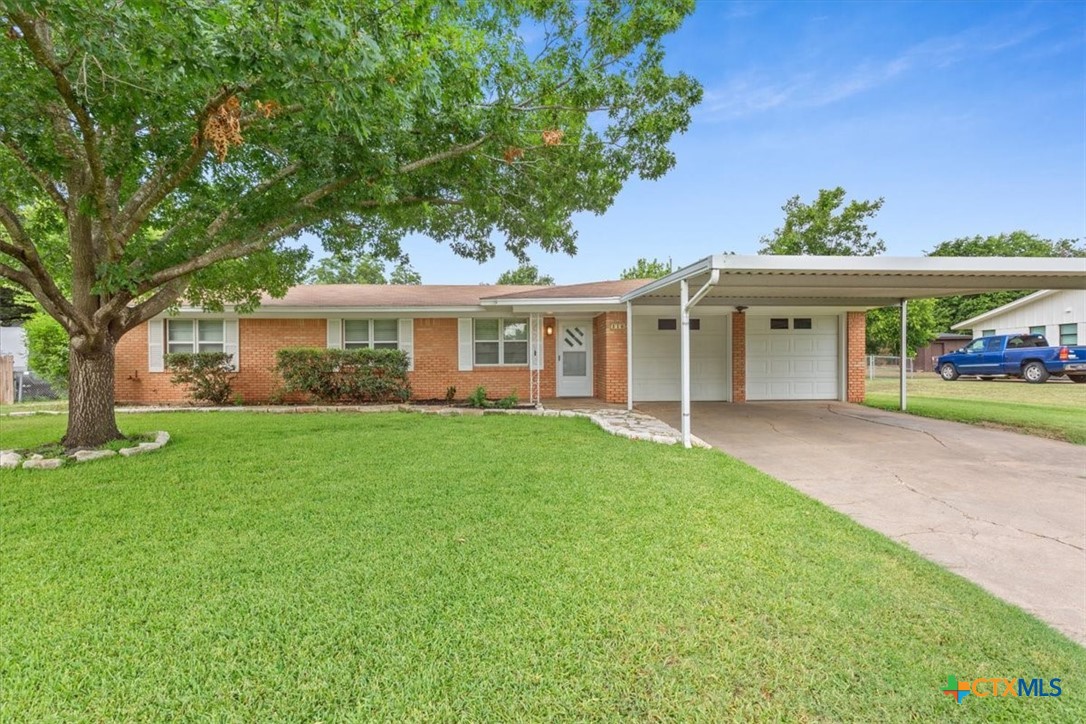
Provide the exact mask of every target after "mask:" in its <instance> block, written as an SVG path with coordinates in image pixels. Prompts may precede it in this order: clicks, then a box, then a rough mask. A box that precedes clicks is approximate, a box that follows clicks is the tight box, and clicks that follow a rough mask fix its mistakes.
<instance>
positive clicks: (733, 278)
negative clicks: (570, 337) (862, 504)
mask: <svg viewBox="0 0 1086 724" xmlns="http://www.w3.org/2000/svg"><path fill="white" fill-rule="evenodd" d="M1016 289H1086V259H1083V258H1069V259H1063V258H1049V257H1041V258H1037V257H890V256H875V257H840V256H734V255H729V254H715V255H713V256H708V257H705V258H704V259H702V260H701V261H698V262H695V263H694V264H691V265H689V266H686V267H683V268H682V269H679V270H678V271H675V272H672V273H671V274H668V275H667V276H665V277H663V278H661V279H657V280H656V281H654V282H651V283H649V284H646V285H645V286H643V287H640V288H638V289H635V290H633V291H631V292H629V293H627V294H625V295H623V297H622V301H623V302H626V319H627V329H630V328H631V327H632V321H633V307H634V305H658V306H663V305H672V304H673V305H676V306H678V308H679V317H680V333H679V349H680V354H679V356H680V368H679V370H680V378H681V384H680V389H681V405H682V412H681V419H682V438H683V444H684V445H685V446H686V447H690V310H691V309H693V308H694V306H695V305H697V304H705V305H717V306H735V307H736V308H737V309H736V311H742V310H743V309H744V308H747V307H758V306H760V307H766V306H779V305H797V306H835V307H840V306H847V307H856V308H870V307H884V306H889V305H891V304H900V305H901V340H902V349H901V356H902V358H903V359H904V357H905V337H906V333H905V330H906V321H907V316H906V314H907V313H906V308H907V305H906V302H907V300H909V299H925V298H930V297H946V296H953V295H958V294H980V293H983V292H992V291H1000V290H1016ZM632 341H633V335H632V334H631V333H627V336H626V344H627V348H626V359H627V362H626V364H627V372H626V375H627V378H626V382H627V385H626V386H627V406H628V407H631V408H632V406H633V395H632V389H633V382H634V380H633V374H634V370H633V366H632V365H633V348H632ZM900 395H901V397H900V399H901V402H900V406H901V409H903V410H904V409H905V406H906V395H905V365H904V364H902V365H901V381H900Z"/></svg>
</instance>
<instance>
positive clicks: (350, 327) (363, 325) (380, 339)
mask: <svg viewBox="0 0 1086 724" xmlns="http://www.w3.org/2000/svg"><path fill="white" fill-rule="evenodd" d="M398 335H399V323H398V322H397V320H395V319H344V320H343V348H344V349H363V348H368V349H399V347H400V340H399V336H398Z"/></svg>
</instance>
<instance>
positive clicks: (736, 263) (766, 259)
mask: <svg viewBox="0 0 1086 724" xmlns="http://www.w3.org/2000/svg"><path fill="white" fill-rule="evenodd" d="M709 258H710V260H711V261H712V266H713V268H714V269H720V270H721V271H725V272H760V271H778V272H794V273H797V274H804V273H811V272H818V273H826V272H840V273H850V272H853V273H855V272H871V273H888V272H889V273H892V272H897V273H902V274H908V273H916V274H966V275H968V274H978V273H979V274H1008V275H1011V276H1016V275H1022V274H1069V275H1072V276H1082V277H1084V278H1086V259H1081V258H1053V257H999V256H987V257H985V256H770V255H765V256H762V255H752V256H737V255H730V254H716V255H714V256H712V257H709ZM666 278H667V277H665V279H666ZM637 291H639V292H640V291H641V290H640V289H639V290H637Z"/></svg>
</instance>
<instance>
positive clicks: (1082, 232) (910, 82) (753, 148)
mask: <svg viewBox="0 0 1086 724" xmlns="http://www.w3.org/2000/svg"><path fill="white" fill-rule="evenodd" d="M668 47H669V56H668V64H669V66H670V68H672V69H674V70H680V69H681V70H683V71H686V72H687V73H690V74H691V75H693V76H694V77H696V78H697V79H698V80H699V81H701V83H702V84H703V86H704V88H705V100H704V101H703V103H702V104H701V106H700V107H698V108H697V109H695V111H694V121H693V124H692V126H691V129H690V130H689V132H688V133H687V134H685V135H684V136H682V137H680V138H678V139H676V140H675V141H674V142H673V144H672V147H673V148H674V150H675V152H676V154H677V156H678V162H677V164H676V167H675V168H674V169H673V170H672V171H671V172H670V173H669V174H668V175H667V176H665V177H664V178H663V179H661V180H658V181H655V182H640V181H632V182H631V183H630V184H629V185H628V186H627V187H626V188H625V189H624V190H623V192H622V193H621V194H620V195H619V197H618V198H617V200H616V201H615V204H614V206H613V207H612V208H611V209H610V211H608V212H607V213H606V214H605V215H604V216H601V217H596V216H591V215H585V216H581V217H578V218H577V220H576V224H577V228H578V230H579V233H580V236H579V241H578V244H579V247H580V251H579V253H578V254H577V256H576V257H572V258H571V257H568V256H563V255H551V254H546V253H544V252H542V251H540V250H539V249H535V250H533V252H532V258H533V262H536V263H537V264H538V266H539V267H540V269H541V270H542V271H544V272H546V273H549V274H551V275H553V276H554V277H555V278H556V280H557V281H558V283H560V284H563V283H575V282H581V281H591V280H596V279H606V278H615V277H616V276H617V275H618V273H619V272H620V271H621V269H622V268H623V267H624V266H629V265H630V264H632V262H633V261H634V260H635V259H636V258H637V257H639V256H646V257H650V258H651V257H660V258H667V257H671V258H672V259H673V260H674V262H675V263H676V265H683V264H687V263H690V262H692V261H694V260H696V259H699V258H701V257H703V256H706V255H708V254H711V253H716V252H721V251H733V252H736V253H740V254H753V253H756V252H757V249H758V239H759V237H761V236H762V235H763V234H767V233H769V232H771V231H772V230H773V229H774V228H776V227H777V226H779V225H780V223H781V220H782V212H781V209H780V207H781V205H782V204H783V203H784V202H785V200H786V199H787V198H788V197H790V196H793V195H795V194H799V195H800V196H801V197H802V198H803V199H804V200H810V199H813V198H814V197H815V196H816V195H817V192H818V189H819V188H832V187H834V186H843V187H844V188H845V189H847V190H848V193H849V198H850V199H851V198H862V199H868V198H877V197H880V196H881V197H884V198H885V200H886V202H885V205H884V206H883V209H882V211H881V212H880V213H879V215H878V216H877V217H876V219H875V222H874V224H873V227H874V228H875V229H876V230H877V231H878V232H879V233H880V234H881V236H882V237H883V239H884V240H885V241H886V243H887V246H888V253H889V254H893V255H919V254H922V253H924V251H926V250H929V249H931V248H932V247H933V246H934V245H935V244H937V243H938V242H940V241H942V240H945V239H951V238H955V237H959V236H972V235H974V234H995V233H1000V232H1004V231H1012V230H1015V229H1025V230H1028V231H1031V232H1034V233H1037V234H1041V235H1042V236H1046V237H1051V238H1059V237H1083V236H1086V3H1081V2H1036V3H1009V2H1000V3H983V2H961V3H956V2H922V3H907V2H851V3H820V2H790V3H762V2H750V3H748V2H702V3H700V4H699V7H698V10H697V12H696V13H695V14H694V15H693V16H691V17H690V18H688V19H687V21H686V24H685V25H684V26H683V28H682V29H681V30H680V31H679V32H678V33H676V34H675V35H674V36H672V37H671V38H670V41H669V43H668ZM404 250H405V251H406V252H408V253H409V254H410V256H411V260H412V264H413V265H414V267H415V268H416V269H417V270H418V271H419V272H420V273H421V275H422V278H423V281H424V282H425V283H448V284H459V283H476V282H484V281H485V282H493V281H494V280H495V279H496V278H497V275H498V274H499V273H501V271H503V270H504V269H508V268H510V267H512V266H515V262H514V260H513V259H512V257H511V255H509V254H507V253H503V252H499V255H498V257H497V258H496V259H495V260H493V261H491V262H488V263H486V264H483V265H480V264H478V263H476V262H474V261H470V260H465V259H460V258H458V257H456V256H455V255H454V254H453V253H452V252H451V251H449V249H448V248H447V247H444V246H440V245H438V244H436V243H434V242H432V241H430V240H427V239H417V238H416V239H409V240H407V242H405V245H404Z"/></svg>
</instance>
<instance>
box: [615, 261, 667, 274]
mask: <svg viewBox="0 0 1086 724" xmlns="http://www.w3.org/2000/svg"><path fill="white" fill-rule="evenodd" d="M670 273H671V259H668V260H667V263H666V264H665V263H664V262H662V261H660V260H659V259H653V260H652V261H649V260H648V259H646V258H645V257H641V258H639V259H638V260H637V262H636V263H635V264H634V265H633V266H632V267H630V268H629V269H623V270H622V274H621V275H619V279H659V278H660V277H666V276H667V275H668V274H670Z"/></svg>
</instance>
